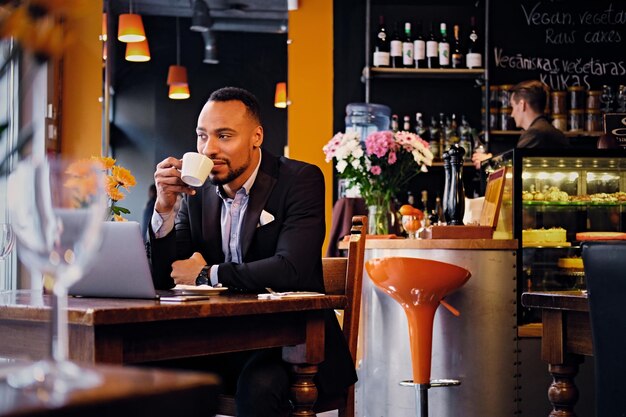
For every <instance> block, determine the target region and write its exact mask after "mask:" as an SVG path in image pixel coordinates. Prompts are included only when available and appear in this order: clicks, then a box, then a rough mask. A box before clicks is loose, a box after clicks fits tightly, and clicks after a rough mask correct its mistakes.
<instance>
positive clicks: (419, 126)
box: [415, 112, 428, 141]
mask: <svg viewBox="0 0 626 417" xmlns="http://www.w3.org/2000/svg"><path fill="white" fill-rule="evenodd" d="M415 133H416V134H417V136H419V137H420V138H422V139H424V140H425V141H428V135H427V130H426V127H425V126H424V120H423V119H422V113H419V112H418V113H415Z"/></svg>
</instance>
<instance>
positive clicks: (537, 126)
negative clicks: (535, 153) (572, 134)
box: [517, 116, 569, 149]
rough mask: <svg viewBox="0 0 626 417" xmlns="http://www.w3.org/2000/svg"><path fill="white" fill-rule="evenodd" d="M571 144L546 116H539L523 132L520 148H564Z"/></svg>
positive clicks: (518, 144)
mask: <svg viewBox="0 0 626 417" xmlns="http://www.w3.org/2000/svg"><path fill="white" fill-rule="evenodd" d="M568 145H569V142H568V140H567V138H566V137H565V135H564V134H563V132H561V131H560V130H558V129H557V128H555V127H554V126H552V124H550V122H549V121H548V119H546V117H545V116H539V117H537V118H536V119H535V120H533V122H532V123H531V124H530V126H528V129H526V130H525V131H523V132H522V134H521V135H520V137H519V140H518V141H517V147H518V148H544V149H545V148H562V147H567V146H568Z"/></svg>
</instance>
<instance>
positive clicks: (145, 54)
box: [126, 39, 150, 62]
mask: <svg viewBox="0 0 626 417" xmlns="http://www.w3.org/2000/svg"><path fill="white" fill-rule="evenodd" d="M126 60H127V61H131V62H147V61H150V48H149V47H148V40H147V39H145V40H143V41H141V42H132V43H127V44H126Z"/></svg>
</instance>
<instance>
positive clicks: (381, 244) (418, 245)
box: [339, 239, 518, 250]
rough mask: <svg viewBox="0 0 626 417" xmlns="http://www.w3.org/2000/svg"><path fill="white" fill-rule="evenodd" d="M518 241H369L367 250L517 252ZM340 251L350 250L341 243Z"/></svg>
mask: <svg viewBox="0 0 626 417" xmlns="http://www.w3.org/2000/svg"><path fill="white" fill-rule="evenodd" d="M517 248H518V243H517V239H507V240H500V239H368V240H367V241H366V245H365V249H468V250H470V249H471V250H481V249H492V250H493V249H495V250H516V249H517ZM339 249H348V243H347V242H340V243H339Z"/></svg>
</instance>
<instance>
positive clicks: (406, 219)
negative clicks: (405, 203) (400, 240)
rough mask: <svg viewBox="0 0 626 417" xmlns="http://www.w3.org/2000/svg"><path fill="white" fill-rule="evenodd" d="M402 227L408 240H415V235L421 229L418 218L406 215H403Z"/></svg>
mask: <svg viewBox="0 0 626 417" xmlns="http://www.w3.org/2000/svg"><path fill="white" fill-rule="evenodd" d="M402 227H403V228H404V230H405V231H406V232H407V234H408V235H409V239H416V238H417V236H416V233H417V231H418V230H419V229H420V228H421V227H422V222H421V220H420V216H416V215H406V214H405V215H403V216H402Z"/></svg>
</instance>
